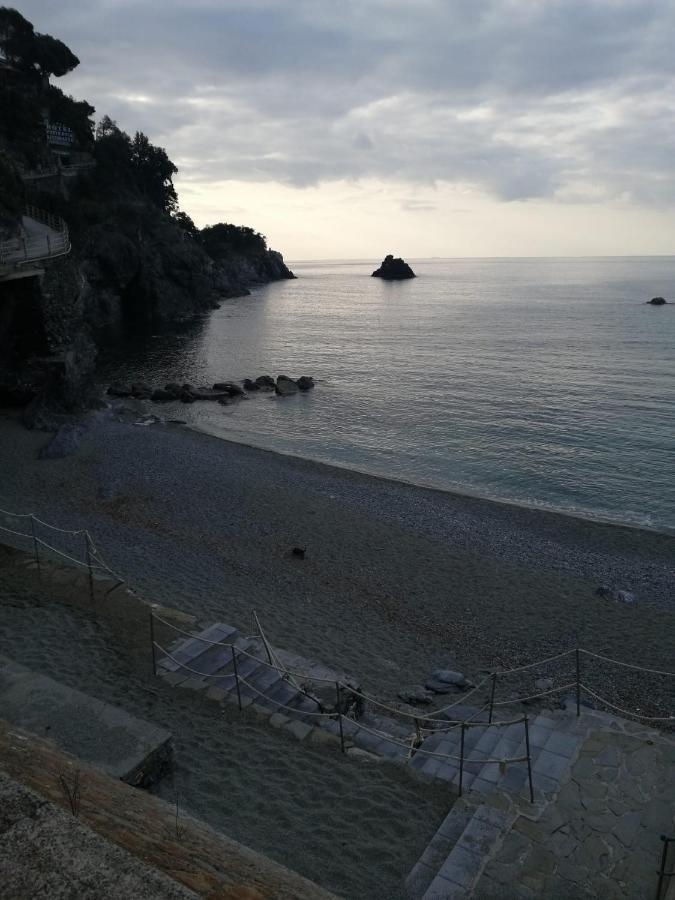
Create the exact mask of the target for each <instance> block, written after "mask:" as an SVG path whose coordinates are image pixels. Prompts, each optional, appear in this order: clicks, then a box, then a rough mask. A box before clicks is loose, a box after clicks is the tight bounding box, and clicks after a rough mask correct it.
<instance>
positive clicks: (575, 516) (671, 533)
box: [163, 422, 675, 539]
mask: <svg viewBox="0 0 675 900" xmlns="http://www.w3.org/2000/svg"><path fill="white" fill-rule="evenodd" d="M163 424H164V426H165V427H169V426H171V427H175V428H181V429H186V430H188V431H193V432H196V433H197V434H202V435H205V436H206V437H209V438H213V439H214V440H217V441H223V442H224V443H226V444H236V445H237V446H240V447H247V448H248V449H250V450H259V451H261V452H262V453H271V454H274V455H275V456H281V457H285V458H289V459H296V460H299V461H300V462H303V463H307V464H311V465H315V466H323V467H325V468H326V469H337V470H339V471H341V472H351V473H353V474H355V475H361V476H363V477H364V478H374V479H377V480H379V481H384V482H387V483H389V484H393V485H396V484H400V485H406V486H408V487H412V488H417V489H419V490H424V491H431V492H433V493H438V494H443V495H448V496H449V497H453V498H456V499H457V500H464V499H466V500H475V501H478V502H481V503H491V504H496V505H499V506H505V507H509V508H514V509H522V510H526V511H528V512H532V513H542V514H544V515H551V516H560V517H561V518H564V519H571V520H573V521H580V522H590V523H592V524H596V525H603V526H609V527H611V528H620V529H625V530H628V531H644V532H646V533H647V534H652V535H659V536H662V537H669V538H673V539H675V526H673V528H672V529H669V528H665V530H664V528H663V527H662V528H657V527H654V526H650V525H638V524H636V523H633V522H623V521H619V520H617V519H611V518H607V517H603V516H601V515H599V514H593V513H581V512H568V511H566V510H563V509H556V508H555V507H551V506H544V505H541V506H537V505H536V504H532V503H527V502H525V501H524V500H523V501H518V500H513V499H508V500H507V499H502V498H500V497H493V496H490V495H488V494H481V493H480V492H478V491H476V492H472V491H470V490H468V489H465V490H454V489H452V488H445V487H441V486H439V485H435V484H431V483H430V482H425V481H423V480H420V481H415V480H413V479H412V478H402V477H399V478H392V477H390V476H388V475H382V474H381V473H379V472H376V471H375V470H373V469H367V468H364V469H361V468H358V467H357V466H350V465H347V464H345V463H339V462H325V461H324V460H320V459H313V458H312V457H309V456H302V455H301V454H299V453H292V452H290V451H285V450H277V449H272V448H270V447H263V446H262V445H261V444H254V443H251V442H250V441H247V440H241V441H239V440H237V439H236V438H234V437H224V436H222V435H220V434H216V433H215V432H214V431H210V430H209V429H208V428H205V427H204V426H202V425H191V424H189V423H187V424H185V425H178V424H173V423H171V422H165V423H163Z"/></svg>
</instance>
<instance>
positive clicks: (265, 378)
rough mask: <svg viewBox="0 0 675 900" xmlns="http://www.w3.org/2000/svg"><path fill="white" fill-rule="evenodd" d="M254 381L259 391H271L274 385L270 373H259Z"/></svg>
mask: <svg viewBox="0 0 675 900" xmlns="http://www.w3.org/2000/svg"><path fill="white" fill-rule="evenodd" d="M255 383H256V384H257V385H258V387H259V388H260V390H261V391H273V390H274V388H275V387H276V383H275V381H274V378H272V376H271V375H259V376H258V377H257V378H256V380H255Z"/></svg>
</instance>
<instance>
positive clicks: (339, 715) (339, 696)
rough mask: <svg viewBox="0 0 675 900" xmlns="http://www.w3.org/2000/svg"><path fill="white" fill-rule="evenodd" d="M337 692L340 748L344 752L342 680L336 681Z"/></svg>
mask: <svg viewBox="0 0 675 900" xmlns="http://www.w3.org/2000/svg"><path fill="white" fill-rule="evenodd" d="M335 693H336V696H337V711H338V725H339V726H340V749H341V750H342V752H343V753H344V752H345V735H344V730H343V728H342V712H341V706H342V697H341V695H340V682H339V681H336V682H335Z"/></svg>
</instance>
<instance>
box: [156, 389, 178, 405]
mask: <svg viewBox="0 0 675 900" xmlns="http://www.w3.org/2000/svg"><path fill="white" fill-rule="evenodd" d="M150 399H151V400H152V402H153V403H169V401H171V400H175V399H176V397H175V395H174V394H173V393H171V392H170V391H163V390H162V389H161V388H159V389H158V390H156V391H153V392H152V394H151V395H150Z"/></svg>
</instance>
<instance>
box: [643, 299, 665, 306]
mask: <svg viewBox="0 0 675 900" xmlns="http://www.w3.org/2000/svg"><path fill="white" fill-rule="evenodd" d="M647 303H648V304H649V306H667V305H668V301H667V300H666V299H665V298H664V297H652V299H651V300H647Z"/></svg>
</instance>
